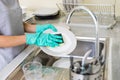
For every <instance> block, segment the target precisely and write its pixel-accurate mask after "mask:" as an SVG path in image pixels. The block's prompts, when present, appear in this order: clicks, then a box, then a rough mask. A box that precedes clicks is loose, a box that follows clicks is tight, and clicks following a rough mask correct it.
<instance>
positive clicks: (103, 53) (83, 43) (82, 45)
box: [37, 37, 109, 80]
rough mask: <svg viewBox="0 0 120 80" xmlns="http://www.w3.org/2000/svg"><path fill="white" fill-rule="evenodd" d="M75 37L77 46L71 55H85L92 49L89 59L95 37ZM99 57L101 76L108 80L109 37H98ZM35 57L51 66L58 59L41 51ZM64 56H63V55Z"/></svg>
mask: <svg viewBox="0 0 120 80" xmlns="http://www.w3.org/2000/svg"><path fill="white" fill-rule="evenodd" d="M76 38H77V47H76V48H75V50H74V51H73V52H72V53H71V54H70V56H71V55H73V56H79V57H81V59H82V57H83V56H84V55H85V53H86V52H87V51H88V50H89V49H92V52H91V53H90V55H89V57H88V59H91V58H92V57H93V55H94V54H95V40H96V39H95V38H93V37H76ZM99 43H100V44H99V48H100V49H99V56H100V57H99V59H100V61H101V64H102V65H103V67H102V70H103V77H104V80H108V79H107V78H108V54H109V49H108V48H109V39H108V38H99ZM37 57H40V58H41V61H42V63H43V65H46V66H52V64H53V63H54V62H55V61H56V60H58V59H59V58H56V57H53V56H50V55H47V54H45V53H44V52H43V51H40V53H39V54H38V56H37ZM63 57H64V56H63Z"/></svg>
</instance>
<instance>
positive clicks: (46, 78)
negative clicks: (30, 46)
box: [43, 68, 57, 80]
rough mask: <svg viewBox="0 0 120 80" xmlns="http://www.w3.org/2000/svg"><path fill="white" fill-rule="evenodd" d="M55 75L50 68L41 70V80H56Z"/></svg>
mask: <svg viewBox="0 0 120 80" xmlns="http://www.w3.org/2000/svg"><path fill="white" fill-rule="evenodd" d="M56 75H57V73H56V72H55V70H54V69H52V68H45V69H44V70H43V80H56Z"/></svg>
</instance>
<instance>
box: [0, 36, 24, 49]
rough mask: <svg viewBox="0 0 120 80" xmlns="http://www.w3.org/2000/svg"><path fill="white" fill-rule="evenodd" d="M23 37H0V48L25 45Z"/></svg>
mask: <svg viewBox="0 0 120 80" xmlns="http://www.w3.org/2000/svg"><path fill="white" fill-rule="evenodd" d="M25 42H26V40H25V35H20V36H0V47H3V48H4V47H14V46H18V45H22V44H25Z"/></svg>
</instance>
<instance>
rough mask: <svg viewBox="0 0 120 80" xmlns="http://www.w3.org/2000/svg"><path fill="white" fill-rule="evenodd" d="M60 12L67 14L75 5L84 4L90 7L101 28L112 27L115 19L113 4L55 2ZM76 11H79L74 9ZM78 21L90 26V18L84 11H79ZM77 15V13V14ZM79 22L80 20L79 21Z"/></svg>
mask: <svg viewBox="0 0 120 80" xmlns="http://www.w3.org/2000/svg"><path fill="white" fill-rule="evenodd" d="M57 6H58V7H59V8H60V10H61V12H62V13H64V14H65V15H68V14H69V12H70V11H71V10H72V9H73V8H75V7H77V6H85V7H87V8H88V9H90V10H91V11H92V12H93V13H94V14H95V15H96V16H97V17H98V21H99V26H100V27H102V28H107V29H108V28H113V26H114V25H115V24H116V19H115V5H114V4H78V3H76V4H73V3H57ZM76 12H77V13H78V12H79V11H76ZM79 15H80V19H79V20H80V21H81V24H82V25H85V26H92V22H93V21H91V20H92V19H91V18H90V16H89V15H87V14H86V13H85V12H84V11H83V12H79ZM77 16H78V14H77ZM79 24H80V22H79Z"/></svg>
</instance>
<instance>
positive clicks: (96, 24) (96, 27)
mask: <svg viewBox="0 0 120 80" xmlns="http://www.w3.org/2000/svg"><path fill="white" fill-rule="evenodd" d="M75 11H85V12H87V13H88V14H89V15H90V16H91V17H92V19H93V21H94V24H95V36H96V42H95V54H94V58H95V60H99V35H98V20H97V17H96V16H95V15H94V13H93V12H91V11H90V10H89V9H88V8H86V7H84V6H78V7H75V8H73V9H72V10H71V11H70V13H69V14H68V17H67V20H66V24H70V18H71V17H72V15H73V13H74V12H75Z"/></svg>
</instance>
